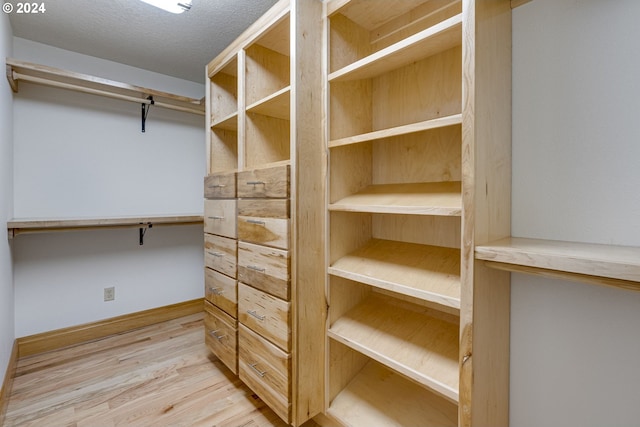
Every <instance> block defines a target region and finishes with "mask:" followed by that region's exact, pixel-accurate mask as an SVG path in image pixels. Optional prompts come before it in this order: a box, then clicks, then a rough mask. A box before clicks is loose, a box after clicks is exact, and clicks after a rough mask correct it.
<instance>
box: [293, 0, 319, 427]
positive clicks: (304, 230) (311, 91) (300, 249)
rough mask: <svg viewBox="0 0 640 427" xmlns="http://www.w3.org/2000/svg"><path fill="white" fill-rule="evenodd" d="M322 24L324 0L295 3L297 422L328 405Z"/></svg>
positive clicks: (294, 273) (295, 410) (295, 395)
mask: <svg viewBox="0 0 640 427" xmlns="http://www.w3.org/2000/svg"><path fill="white" fill-rule="evenodd" d="M324 28H325V26H324V22H323V3H322V1H320V0H299V1H295V2H292V5H291V31H292V34H293V35H292V37H291V40H292V46H291V52H292V54H293V55H292V56H293V57H294V58H295V61H292V64H291V80H292V100H293V102H292V103H291V117H292V120H291V124H292V126H291V127H292V129H291V137H292V138H291V139H292V147H291V153H292V155H291V157H292V159H291V160H292V161H291V173H292V176H293V177H295V178H294V179H292V180H291V194H292V202H291V207H292V212H291V217H292V218H293V224H294V226H293V235H292V246H293V253H294V254H295V260H294V262H293V263H292V279H293V280H292V292H293V301H294V304H293V306H292V319H293V325H292V328H293V342H294V345H293V348H292V357H293V360H294V361H295V362H294V367H293V375H292V380H293V396H292V400H293V414H292V420H293V424H294V425H296V426H297V425H300V424H302V423H304V422H305V421H307V420H308V419H309V418H311V417H313V416H314V415H316V414H317V413H319V412H321V411H323V410H324V360H325V359H324V355H325V323H326V312H327V301H326V298H325V287H326V260H325V255H326V252H325V249H324V247H325V235H326V228H325V225H326V217H325V215H326V180H327V153H326V149H325V134H324V130H325V129H324V123H325V117H324V94H325V93H326V89H325V84H324V81H325V79H324V78H323V72H322V63H323V62H322V57H321V55H320V53H321V52H322V43H323V38H324Z"/></svg>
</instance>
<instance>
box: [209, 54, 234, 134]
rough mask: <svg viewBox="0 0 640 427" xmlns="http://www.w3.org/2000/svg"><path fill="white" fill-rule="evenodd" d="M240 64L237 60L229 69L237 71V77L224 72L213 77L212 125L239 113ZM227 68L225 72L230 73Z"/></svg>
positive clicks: (211, 99)
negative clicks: (238, 69)
mask: <svg viewBox="0 0 640 427" xmlns="http://www.w3.org/2000/svg"><path fill="white" fill-rule="evenodd" d="M237 68H238V62H237V59H235V60H234V61H232V63H231V64H229V67H228V69H233V70H235V75H231V74H227V73H226V72H224V71H220V72H219V73H216V74H214V75H213V76H212V77H211V92H210V93H211V98H210V102H211V123H212V125H215V123H218V122H220V121H221V120H222V119H223V118H225V117H228V116H230V115H231V114H233V113H236V114H237V113H238V76H237ZM228 69H227V68H225V71H228Z"/></svg>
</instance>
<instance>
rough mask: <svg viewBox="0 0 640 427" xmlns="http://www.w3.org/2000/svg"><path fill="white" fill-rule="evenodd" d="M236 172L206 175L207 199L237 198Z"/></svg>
mask: <svg viewBox="0 0 640 427" xmlns="http://www.w3.org/2000/svg"><path fill="white" fill-rule="evenodd" d="M235 197H236V173H235V172H229V173H220V174H215V175H209V176H205V177H204V198H205V199H235Z"/></svg>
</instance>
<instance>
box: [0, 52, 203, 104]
mask: <svg viewBox="0 0 640 427" xmlns="http://www.w3.org/2000/svg"><path fill="white" fill-rule="evenodd" d="M6 72H7V80H8V81H9V84H10V85H11V88H12V89H13V91H14V92H18V89H19V82H20V81H23V82H29V83H36V84H41V85H45V86H52V87H57V88H61V89H68V90H72V91H76V92H82V93H89V94H92V95H98V96H105V97H108V98H115V99H120V100H123V101H131V102H135V103H138V104H146V105H150V104H152V103H153V105H154V106H156V107H162V108H168V109H170V110H176V111H182V112H185V113H192V114H198V115H202V116H204V100H203V99H195V98H189V97H186V96H181V95H175V94H172V93H167V92H162V91H159V90H155V89H149V88H145V87H140V86H134V85H130V84H127V83H121V82H117V81H113V80H107V79H104V78H101V77H95V76H90V75H87V74H80V73H75V72H73V71H67V70H62V69H59V68H54V67H49V66H46V65H40V64H34V63H31V62H25V61H20V60H17V59H12V58H7V59H6ZM149 97H152V99H153V100H152V99H149Z"/></svg>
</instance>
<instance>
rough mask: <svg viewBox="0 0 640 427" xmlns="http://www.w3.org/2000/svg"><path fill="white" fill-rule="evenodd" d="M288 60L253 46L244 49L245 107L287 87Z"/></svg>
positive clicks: (256, 45)
mask: <svg viewBox="0 0 640 427" xmlns="http://www.w3.org/2000/svg"><path fill="white" fill-rule="evenodd" d="M290 83H291V78H290V58H289V56H285V55H283V54H281V53H279V52H276V51H274V50H271V49H267V48H266V47H263V46H261V45H259V44H254V45H251V46H249V47H248V48H247V49H246V85H247V88H246V94H245V96H246V98H245V101H246V105H251V104H253V103H255V102H257V101H259V100H261V99H263V98H266V97H267V96H269V95H271V94H273V93H276V92H278V91H279V90H281V89H283V88H285V87H287V86H289V85H290Z"/></svg>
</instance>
